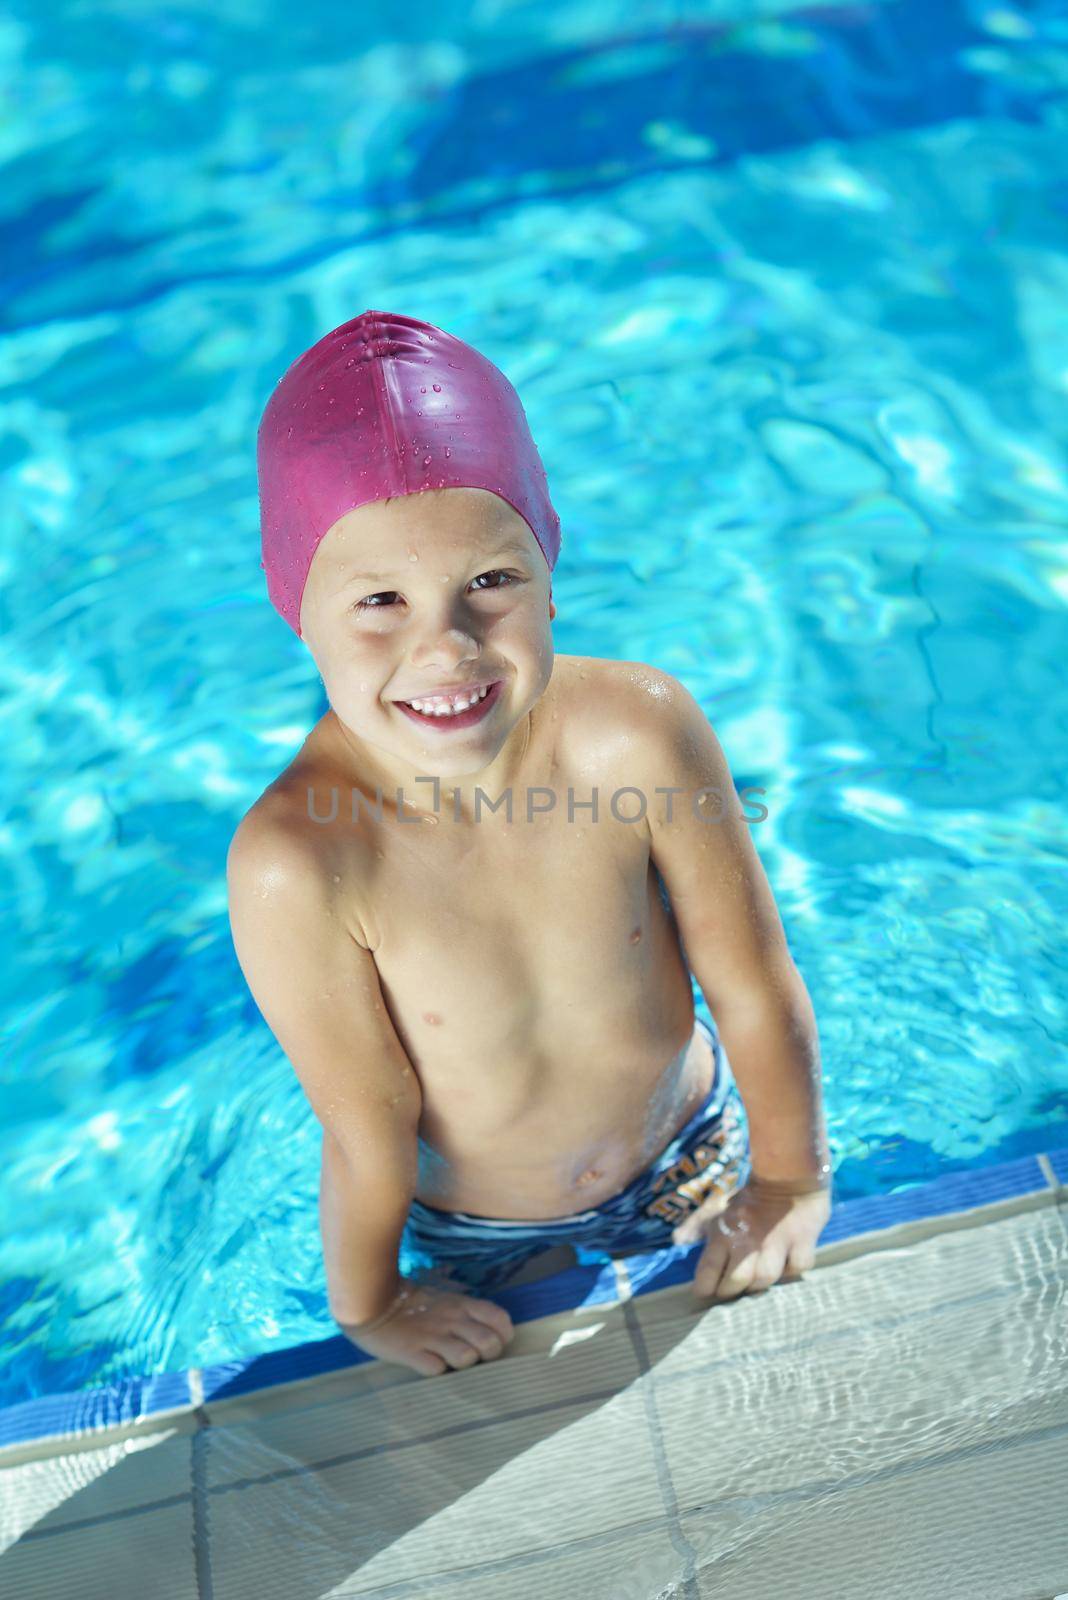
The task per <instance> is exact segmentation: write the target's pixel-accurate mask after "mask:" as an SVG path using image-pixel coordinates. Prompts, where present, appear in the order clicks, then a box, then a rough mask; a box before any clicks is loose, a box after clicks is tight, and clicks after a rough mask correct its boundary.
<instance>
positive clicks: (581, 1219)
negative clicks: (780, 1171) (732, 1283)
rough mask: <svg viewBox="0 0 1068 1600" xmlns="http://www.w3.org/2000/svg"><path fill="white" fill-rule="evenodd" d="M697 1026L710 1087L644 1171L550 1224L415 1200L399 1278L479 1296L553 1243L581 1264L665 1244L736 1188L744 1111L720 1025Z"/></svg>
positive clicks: (741, 1176)
mask: <svg viewBox="0 0 1068 1600" xmlns="http://www.w3.org/2000/svg"><path fill="white" fill-rule="evenodd" d="M697 1025H698V1027H700V1028H702V1029H704V1032H705V1034H706V1035H707V1037H708V1040H709V1043H710V1044H711V1046H712V1052H713V1057H714V1070H713V1074H712V1086H711V1088H710V1089H709V1092H708V1095H707V1097H706V1099H705V1101H704V1104H703V1105H701V1106H699V1107H698V1108H697V1110H696V1111H695V1112H694V1114H693V1116H692V1117H691V1118H690V1120H689V1121H688V1122H687V1123H686V1124H685V1126H684V1127H682V1128H680V1129H679V1131H678V1133H677V1134H676V1135H675V1137H674V1138H673V1139H672V1140H671V1142H670V1144H668V1145H667V1146H666V1148H665V1149H664V1150H662V1151H661V1153H660V1155H659V1156H657V1158H656V1160H655V1161H654V1162H653V1163H652V1165H651V1166H650V1167H648V1168H647V1169H646V1171H645V1172H643V1173H640V1174H639V1175H638V1177H637V1178H635V1179H633V1181H632V1182H631V1183H629V1184H628V1185H627V1187H626V1188H625V1189H622V1190H620V1192H619V1194H616V1195H612V1196H611V1198H610V1199H608V1200H605V1201H604V1202H603V1203H602V1204H601V1205H599V1206H595V1207H593V1209H592V1210H589V1211H577V1212H575V1213H574V1214H573V1215H571V1216H567V1217H554V1218H552V1219H550V1220H548V1221H546V1220H525V1219H524V1220H513V1219H509V1218H507V1217H480V1216H475V1215H473V1214H472V1213H470V1212H465V1211H441V1210H439V1209H438V1208H437V1207H436V1206H427V1205H423V1203H422V1202H421V1201H419V1200H413V1201H412V1205H411V1209H410V1211H409V1214H408V1220H407V1222H406V1224H405V1228H404V1234H403V1236H402V1239H401V1250H400V1269H401V1272H402V1273H403V1274H404V1276H405V1277H408V1278H412V1279H414V1280H415V1281H416V1282H419V1283H430V1284H433V1285H435V1286H437V1287H439V1288H455V1289H458V1290H461V1291H462V1290H465V1289H466V1290H468V1291H470V1292H472V1293H476V1294H478V1293H485V1292H487V1291H489V1290H492V1289H494V1288H501V1287H503V1285H504V1284H505V1283H506V1282H507V1281H508V1279H509V1278H511V1277H512V1275H513V1274H514V1273H516V1272H518V1271H519V1269H520V1267H522V1266H523V1265H524V1264H525V1263H526V1262H527V1261H529V1260H531V1259H532V1257H534V1256H537V1255H540V1254H541V1253H542V1251H544V1250H548V1249H550V1248H551V1247H552V1246H553V1245H559V1244H570V1245H571V1246H572V1247H573V1248H574V1250H575V1253H576V1255H577V1257H578V1259H579V1261H581V1262H597V1261H607V1260H609V1259H610V1258H611V1256H612V1255H620V1254H624V1253H632V1254H635V1255H637V1254H640V1253H642V1252H643V1251H651V1250H663V1249H665V1248H667V1247H669V1246H670V1245H671V1242H672V1240H671V1234H672V1230H673V1229H674V1228H676V1227H677V1226H678V1224H679V1223H680V1222H682V1221H683V1219H684V1218H685V1217H687V1216H688V1215H689V1214H690V1212H691V1211H693V1210H695V1209H696V1207H697V1206H699V1205H700V1204H701V1203H702V1201H704V1200H706V1199H707V1198H708V1197H709V1195H711V1194H713V1193H718V1194H721V1195H723V1196H724V1197H726V1196H727V1195H730V1194H733V1192H734V1191H735V1189H737V1188H739V1187H740V1186H741V1185H742V1184H743V1183H744V1182H745V1180H746V1179H747V1178H748V1176H749V1169H750V1162H749V1133H748V1124H747V1122H746V1116H745V1108H744V1106H743V1105H742V1100H741V1096H740V1095H739V1093H738V1089H737V1085H736V1084H735V1081H734V1074H733V1073H732V1072H731V1068H730V1062H729V1061H728V1060H727V1055H726V1051H725V1050H724V1049H723V1046H722V1044H721V1043H720V1039H719V1034H718V1032H717V1031H716V1030H714V1029H712V1028H710V1027H709V1026H708V1024H707V1023H706V1022H705V1021H704V1020H703V1018H701V1017H698V1018H697Z"/></svg>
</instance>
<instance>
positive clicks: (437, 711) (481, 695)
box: [406, 684, 492, 717]
mask: <svg viewBox="0 0 1068 1600" xmlns="http://www.w3.org/2000/svg"><path fill="white" fill-rule="evenodd" d="M491 687H492V685H491V684H487V685H486V686H485V688H483V689H476V690H475V692H474V694H472V695H469V696H467V697H461V698H460V699H458V700H450V699H447V698H446V697H445V696H443V695H439V694H438V695H433V696H431V698H430V699H428V700H408V701H407V702H406V704H407V705H410V706H411V708H412V710H413V711H421V712H422V713H423V714H424V716H429V717H455V716H458V715H459V713H460V712H461V711H467V710H469V709H470V708H471V706H473V705H477V704H478V702H479V701H480V700H484V699H485V698H486V696H487V695H488V694H489V692H490V689H491Z"/></svg>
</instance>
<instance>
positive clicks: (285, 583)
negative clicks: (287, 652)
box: [256, 311, 560, 638]
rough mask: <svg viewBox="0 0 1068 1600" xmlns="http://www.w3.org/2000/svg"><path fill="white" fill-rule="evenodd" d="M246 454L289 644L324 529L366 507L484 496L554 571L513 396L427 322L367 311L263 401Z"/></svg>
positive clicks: (545, 511)
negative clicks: (508, 510) (503, 509)
mask: <svg viewBox="0 0 1068 1600" xmlns="http://www.w3.org/2000/svg"><path fill="white" fill-rule="evenodd" d="M256 458H257V467H258V471H259V482H260V531H261V536H262V543H263V561H262V563H261V564H262V566H263V569H264V571H265V572H266V574H267V592H268V594H269V595H270V597H271V601H272V604H273V605H274V606H275V607H276V608H277V609H278V610H279V611H280V612H281V614H282V616H283V617H284V618H285V619H286V621H287V622H288V623H289V625H290V627H291V628H293V629H294V631H295V632H296V634H297V636H298V638H299V637H300V602H301V597H302V595H303V593H304V585H305V583H306V581H307V577H308V570H309V568H310V567H311V563H312V557H313V556H314V554H315V552H316V550H317V549H318V547H319V543H320V541H321V539H322V538H323V535H324V534H326V533H327V532H329V530H330V529H331V528H332V527H333V525H334V523H335V522H336V521H337V519H338V518H339V517H341V516H343V515H344V514H345V512H346V511H351V510H352V509H353V508H354V507H355V506H362V505H366V504H367V502H368V501H370V500H385V499H387V498H389V497H392V496H395V495H402V494H418V493H419V492H420V490H423V489H454V488H455V489H461V488H472V489H489V490H490V491H492V493H494V494H498V495H500V496H501V498H502V499H504V500H507V501H508V503H509V505H511V506H513V507H514V508H515V510H516V511H518V512H519V515H520V516H521V517H523V518H524V519H525V520H526V522H527V523H528V524H529V525H530V530H531V532H532V533H533V535H534V537H535V539H536V540H537V541H538V544H539V545H540V546H541V550H542V553H543V554H544V556H545V559H546V561H547V562H548V565H549V571H550V573H551V572H552V569H553V567H554V566H555V565H556V558H557V556H558V555H559V553H560V519H559V517H558V516H557V515H556V512H555V511H554V510H553V508H552V503H551V501H550V500H549V488H548V484H547V481H546V477H545V468H544V467H543V466H542V464H541V458H540V456H539V455H538V452H537V448H536V446H535V444H534V440H533V439H532V438H531V435H530V429H529V428H528V426H527V419H526V417H525V415H524V413H523V407H522V405H521V404H520V400H519V396H518V395H517V394H516V392H515V390H514V389H513V387H512V385H511V384H510V383H509V382H508V379H507V378H506V377H505V376H504V373H503V372H500V371H498V369H497V368H496V367H495V366H494V365H493V363H492V361H487V360H486V358H485V356H480V355H479V353H478V351H477V350H473V349H472V348H471V346H470V345H469V344H464V343H463V341H462V340H460V339H454V338H453V336H452V335H451V334H449V333H443V332H442V330H441V329H440V328H435V327H433V326H432V325H431V324H430V323H429V322H417V321H416V319H415V318H414V317H399V316H394V315H393V314H392V313H391V312H389V311H364V312H362V313H361V314H360V315H359V316H358V317H354V318H353V319H352V321H351V322H343V323H342V324H341V326H340V328H335V329H334V331H333V333H328V334H326V335H325V337H324V338H322V339H320V340H319V342H318V344H313V345H312V347H311V349H310V350H306V351H305V352H304V354H303V355H302V356H299V357H298V358H297V360H296V361H294V363H293V365H292V366H291V367H290V368H289V369H288V370H287V371H286V372H285V374H284V375H283V377H282V378H281V379H280V380H279V382H278V384H277V385H276V387H275V389H274V392H273V393H272V395H271V398H270V399H269V400H268V402H267V405H266V407H265V408H264V412H263V416H262V418H261V419H260V426H259V433H258V435H257V440H256ZM549 594H550V596H551V595H552V578H551V577H550V579H549Z"/></svg>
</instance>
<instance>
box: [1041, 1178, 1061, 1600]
mask: <svg viewBox="0 0 1068 1600" xmlns="http://www.w3.org/2000/svg"><path fill="white" fill-rule="evenodd" d="M1035 1160H1036V1161H1037V1162H1038V1164H1039V1166H1040V1167H1041V1169H1042V1176H1043V1177H1044V1178H1045V1180H1046V1182H1047V1183H1048V1184H1049V1186H1050V1188H1051V1189H1052V1190H1053V1193H1054V1195H1055V1196H1056V1198H1057V1204H1058V1205H1060V1203H1061V1190H1062V1189H1063V1188H1064V1187H1065V1185H1064V1184H1062V1183H1061V1181H1060V1179H1059V1178H1058V1177H1057V1174H1056V1173H1055V1172H1054V1170H1053V1163H1052V1161H1051V1160H1050V1158H1049V1156H1048V1155H1047V1154H1046V1153H1045V1151H1044V1150H1043V1151H1041V1152H1040V1153H1039V1154H1038V1155H1037V1156H1036V1157H1035ZM1065 1199H1068V1195H1066V1196H1065ZM1056 1600H1059V1597H1056Z"/></svg>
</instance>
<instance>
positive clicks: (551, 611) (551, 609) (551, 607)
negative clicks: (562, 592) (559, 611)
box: [549, 600, 556, 622]
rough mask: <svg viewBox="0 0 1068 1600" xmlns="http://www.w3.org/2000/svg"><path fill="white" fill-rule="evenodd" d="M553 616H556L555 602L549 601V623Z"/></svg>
mask: <svg viewBox="0 0 1068 1600" xmlns="http://www.w3.org/2000/svg"><path fill="white" fill-rule="evenodd" d="M555 616H556V601H555V600H550V601H549V621H550V622H551V621H552V620H553V618H554V617H555Z"/></svg>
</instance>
